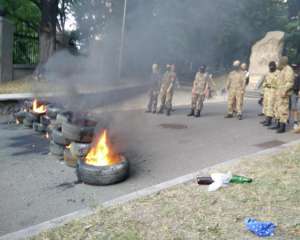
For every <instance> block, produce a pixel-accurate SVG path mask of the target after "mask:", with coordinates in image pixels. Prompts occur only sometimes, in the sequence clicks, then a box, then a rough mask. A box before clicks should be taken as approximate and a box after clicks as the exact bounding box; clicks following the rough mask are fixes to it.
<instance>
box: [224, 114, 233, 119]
mask: <svg viewBox="0 0 300 240" xmlns="http://www.w3.org/2000/svg"><path fill="white" fill-rule="evenodd" d="M225 118H233V114H230V113H228V114H227V115H226V116H225Z"/></svg>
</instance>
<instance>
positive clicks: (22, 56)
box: [13, 33, 39, 65]
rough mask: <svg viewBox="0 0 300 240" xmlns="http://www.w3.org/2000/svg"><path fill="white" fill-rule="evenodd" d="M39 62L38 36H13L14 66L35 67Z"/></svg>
mask: <svg viewBox="0 0 300 240" xmlns="http://www.w3.org/2000/svg"><path fill="white" fill-rule="evenodd" d="M38 60H39V38H38V34H30V35H29V34H23V33H15V34H14V50H13V62H14V64H32V65H35V64H37V63H38Z"/></svg>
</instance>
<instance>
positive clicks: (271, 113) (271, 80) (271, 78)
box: [263, 62, 279, 126]
mask: <svg viewBox="0 0 300 240" xmlns="http://www.w3.org/2000/svg"><path fill="white" fill-rule="evenodd" d="M278 77H279V71H278V70H277V66H276V63H275V62H270V63H269V73H268V74H267V75H266V76H265V78H264V81H263V89H264V97H263V99H264V102H263V106H264V114H265V116H266V119H265V121H264V122H263V125H264V126H270V125H271V124H272V119H273V118H274V117H275V107H274V106H275V100H276V89H277V84H278Z"/></svg>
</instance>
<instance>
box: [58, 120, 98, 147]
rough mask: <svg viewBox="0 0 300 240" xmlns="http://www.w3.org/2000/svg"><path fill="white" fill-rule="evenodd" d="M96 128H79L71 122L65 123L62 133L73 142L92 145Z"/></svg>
mask: <svg viewBox="0 0 300 240" xmlns="http://www.w3.org/2000/svg"><path fill="white" fill-rule="evenodd" d="M94 131H95V127H94V126H78V125H76V124H73V123H70V122H63V124H62V133H63V135H64V136H65V137H66V138H67V139H70V140H71V141H74V142H81V143H90V142H92V140H93V136H94Z"/></svg>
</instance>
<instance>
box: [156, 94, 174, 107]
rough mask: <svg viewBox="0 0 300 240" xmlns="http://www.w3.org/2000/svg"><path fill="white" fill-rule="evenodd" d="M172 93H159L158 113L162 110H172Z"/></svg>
mask: <svg viewBox="0 0 300 240" xmlns="http://www.w3.org/2000/svg"><path fill="white" fill-rule="evenodd" d="M173 95H174V92H173V91H170V92H166V91H164V92H161V93H160V96H159V98H160V107H159V111H163V110H164V109H172V100H173Z"/></svg>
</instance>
